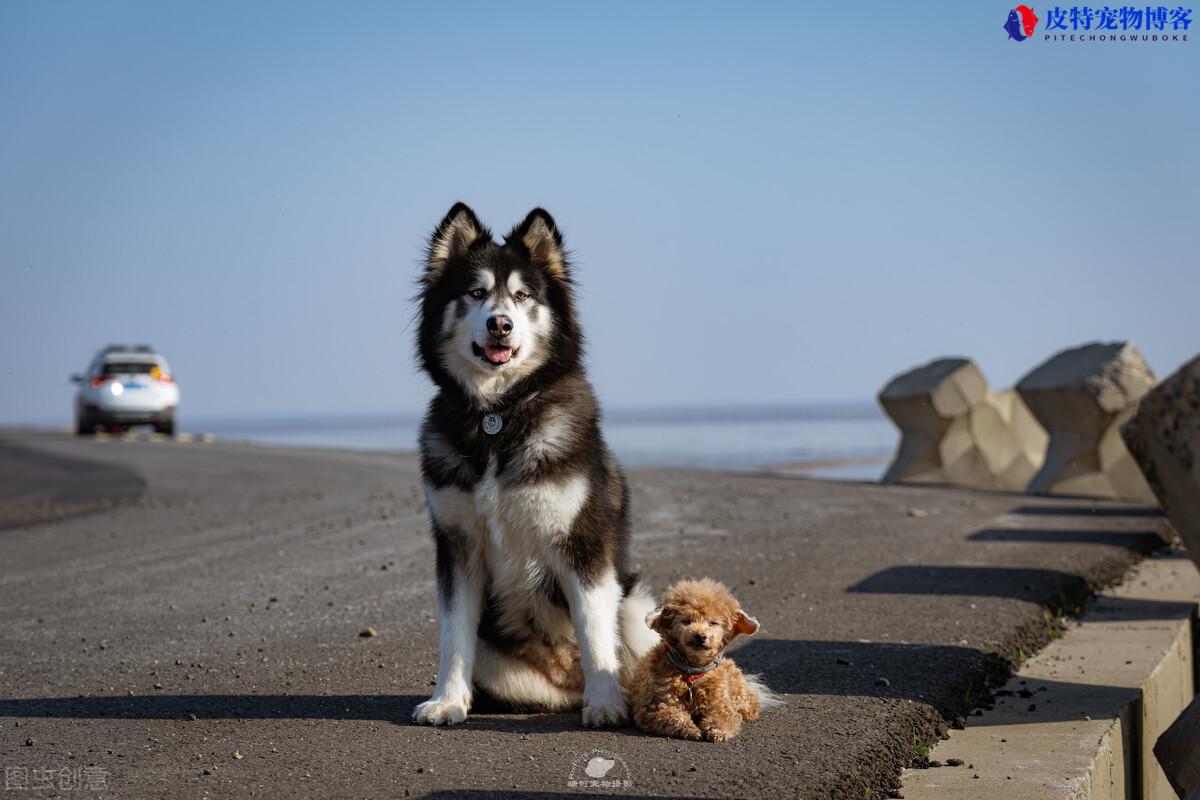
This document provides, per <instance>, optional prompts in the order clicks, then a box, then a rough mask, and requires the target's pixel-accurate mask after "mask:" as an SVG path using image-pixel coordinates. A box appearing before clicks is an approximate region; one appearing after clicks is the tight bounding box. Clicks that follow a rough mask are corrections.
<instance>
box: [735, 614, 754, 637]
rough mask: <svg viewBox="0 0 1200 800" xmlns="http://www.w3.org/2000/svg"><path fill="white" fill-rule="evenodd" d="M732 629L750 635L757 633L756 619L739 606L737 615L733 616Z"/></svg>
mask: <svg viewBox="0 0 1200 800" xmlns="http://www.w3.org/2000/svg"><path fill="white" fill-rule="evenodd" d="M733 629H734V630H735V631H737V632H738V633H744V634H746V635H747V636H751V635H753V634H755V633H758V620H756V619H755V618H754V617H752V616H750V615H749V614H747V613H746V612H745V611H742V610H741V609H740V608H739V609H738V610H737V615H736V616H735V617H734V618H733Z"/></svg>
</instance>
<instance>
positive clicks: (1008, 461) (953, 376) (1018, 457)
mask: <svg viewBox="0 0 1200 800" xmlns="http://www.w3.org/2000/svg"><path fill="white" fill-rule="evenodd" d="M879 403H880V405H882V406H883V409H884V411H885V412H887V415H888V416H889V417H891V419H892V421H893V422H895V423H896V426H897V427H898V428H899V429H900V434H901V438H900V446H899V448H898V449H897V451H896V457H895V459H894V460H893V461H892V465H891V466H890V467H889V468H888V471H887V473H886V474H885V475H884V477H883V480H884V482H885V483H941V484H955V485H959V486H972V487H976V488H984V489H1012V490H1018V491H1019V490H1021V489H1024V488H1025V486H1026V484H1028V482H1029V479H1030V478H1031V477H1032V476H1033V474H1034V473H1035V472H1036V471H1037V469H1038V467H1039V466H1041V457H1042V453H1043V452H1044V451H1045V447H1046V441H1047V437H1046V434H1045V432H1044V431H1042V430H1041V426H1040V425H1039V424H1038V423H1037V421H1036V420H1035V419H1034V418H1033V416H1032V414H1030V413H1029V410H1028V409H1026V408H1025V404H1024V402H1023V401H1022V400H1021V398H1020V397H1018V396H1017V395H1016V394H1014V393H1012V392H1000V393H994V392H990V391H989V390H988V386H987V381H986V380H985V379H984V377H983V373H981V372H980V371H979V368H978V367H977V366H976V365H975V364H974V362H972V361H970V360H969V359H966V358H941V359H938V360H936V361H932V362H930V363H928V364H925V365H924V366H921V367H917V368H916V369H913V370H910V371H908V372H905V373H903V374H901V375H898V376H896V377H895V378H893V379H892V380H891V381H889V382H888V384H887V385H886V386H885V387H884V388H883V390H882V391H881V392H880V393H879Z"/></svg>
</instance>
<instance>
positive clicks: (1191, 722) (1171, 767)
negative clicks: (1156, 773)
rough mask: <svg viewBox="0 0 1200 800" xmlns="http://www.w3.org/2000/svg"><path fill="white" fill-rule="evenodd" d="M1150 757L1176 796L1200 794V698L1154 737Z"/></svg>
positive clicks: (1195, 699)
mask: <svg viewBox="0 0 1200 800" xmlns="http://www.w3.org/2000/svg"><path fill="white" fill-rule="evenodd" d="M1154 755H1155V756H1156V757H1157V758H1158V763H1159V766H1161V767H1162V769H1163V772H1165V773H1166V774H1167V778H1168V779H1169V780H1170V781H1171V787H1172V788H1173V789H1174V790H1175V792H1176V793H1177V794H1178V795H1179V796H1180V797H1183V796H1184V795H1187V796H1188V797H1191V796H1192V793H1200V696H1198V697H1196V698H1194V699H1193V700H1192V704H1191V705H1189V706H1188V707H1187V708H1185V709H1184V711H1183V713H1182V714H1180V715H1179V718H1178V719H1176V720H1175V721H1174V722H1173V723H1171V727H1169V728H1167V730H1166V732H1165V733H1163V735H1162V736H1160V737H1158V742H1157V744H1155V745H1154Z"/></svg>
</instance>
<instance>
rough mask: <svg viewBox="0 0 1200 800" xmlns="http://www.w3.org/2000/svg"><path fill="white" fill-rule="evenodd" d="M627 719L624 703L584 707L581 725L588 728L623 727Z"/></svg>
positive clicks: (627, 714)
mask: <svg viewBox="0 0 1200 800" xmlns="http://www.w3.org/2000/svg"><path fill="white" fill-rule="evenodd" d="M628 719H629V712H628V711H627V710H626V709H625V704H624V703H616V704H613V705H604V706H584V707H583V724H584V725H586V726H587V727H589V728H608V727H612V726H615V725H623V724H624V723H625V722H626V721H628Z"/></svg>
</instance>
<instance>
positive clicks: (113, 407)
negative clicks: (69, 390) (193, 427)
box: [71, 345, 179, 436]
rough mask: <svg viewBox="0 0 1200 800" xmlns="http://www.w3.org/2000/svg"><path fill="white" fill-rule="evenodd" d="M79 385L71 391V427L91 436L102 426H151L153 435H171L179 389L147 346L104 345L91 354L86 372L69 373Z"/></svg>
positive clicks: (173, 430)
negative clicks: (73, 416) (74, 392)
mask: <svg viewBox="0 0 1200 800" xmlns="http://www.w3.org/2000/svg"><path fill="white" fill-rule="evenodd" d="M71 380H72V381H73V382H74V383H77V384H79V391H78V392H77V393H76V395H75V431H76V432H77V433H78V434H79V435H80V436H90V435H91V434H93V433H95V432H96V428H97V427H101V428H103V429H104V430H112V429H113V428H128V427H131V426H133V425H153V426H154V430H155V431H156V432H158V433H165V434H167V435H174V433H175V408H176V407H177V406H178V405H179V387H178V386H176V385H175V378H173V377H172V376H171V368H170V367H168V366H167V360H166V359H165V358H163V357H162V356H160V355H158V354H157V353H155V352H154V348H152V347H148V346H146V345H139V346H137V347H126V346H123V345H109V346H108V347H106V348H104V349H103V350H101V351H100V352H99V353H97V354H96V357H95V358H93V359H92V363H91V364H90V365H89V366H88V369H87V372H86V373H84V374H83V375H72V376H71Z"/></svg>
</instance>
